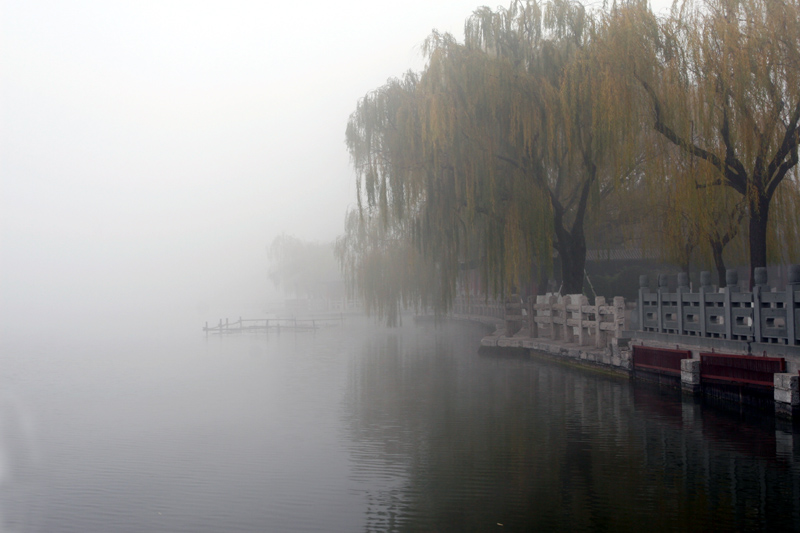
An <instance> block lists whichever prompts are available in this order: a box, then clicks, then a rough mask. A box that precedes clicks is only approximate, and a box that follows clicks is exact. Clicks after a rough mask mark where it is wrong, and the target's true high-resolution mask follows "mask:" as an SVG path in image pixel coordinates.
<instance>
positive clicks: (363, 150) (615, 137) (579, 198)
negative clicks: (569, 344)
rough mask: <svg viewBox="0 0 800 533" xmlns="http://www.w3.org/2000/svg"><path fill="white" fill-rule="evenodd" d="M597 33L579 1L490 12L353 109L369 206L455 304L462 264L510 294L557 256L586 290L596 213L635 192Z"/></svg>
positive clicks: (568, 287) (353, 144)
mask: <svg viewBox="0 0 800 533" xmlns="http://www.w3.org/2000/svg"><path fill="white" fill-rule="evenodd" d="M594 34H595V27H594V22H593V18H592V17H591V16H589V14H588V13H587V12H586V10H585V9H584V8H583V6H581V5H580V4H578V3H574V2H569V1H564V0H557V1H555V2H552V3H550V4H546V5H543V4H540V3H538V2H533V1H529V2H521V1H516V2H513V3H512V4H511V5H510V7H509V8H507V9H503V8H499V9H497V10H496V11H492V10H490V9H488V8H481V9H479V10H477V11H476V12H475V13H474V14H473V16H472V17H470V19H469V20H468V21H467V24H466V28H465V39H464V42H463V43H459V42H457V41H456V40H455V39H454V38H453V37H452V36H450V35H448V34H444V35H442V34H438V33H435V32H434V33H433V34H432V35H431V37H430V38H429V39H428V40H427V41H426V43H425V47H424V48H425V52H426V54H427V57H428V65H427V67H426V69H425V71H424V72H423V73H422V74H421V75H419V76H418V75H415V74H411V73H409V74H407V75H406V76H405V77H404V78H402V79H397V80H390V81H389V82H388V83H387V84H386V85H384V86H383V87H381V88H379V89H378V90H376V91H373V92H372V93H370V94H368V95H367V96H366V97H365V98H363V99H362V100H361V101H360V102H359V104H358V107H357V109H356V111H355V112H354V113H353V114H352V116H351V118H350V122H349V124H348V128H347V137H346V139H347V146H348V149H349V150H350V153H351V157H352V160H353V164H354V167H355V170H356V175H357V180H358V191H359V195H358V199H359V206H360V209H362V211H363V210H364V209H374V210H375V211H374V215H373V216H374V217H376V218H378V219H381V220H382V221H383V224H384V227H389V225H391V224H390V221H392V220H393V221H394V224H395V227H398V226H397V224H399V223H402V230H403V231H405V232H406V236H407V237H408V238H410V241H411V242H413V245H414V249H415V250H416V251H417V252H418V253H419V254H421V255H422V256H424V257H426V258H428V260H429V262H430V263H429V264H431V265H435V270H436V273H437V276H438V283H437V297H438V299H439V300H440V301H441V302H442V305H444V306H446V302H447V301H448V300H449V299H451V298H452V296H453V295H454V293H455V280H456V278H457V276H458V265H459V264H463V263H465V262H471V261H475V262H476V263H477V264H479V265H481V269H482V274H483V277H484V279H485V281H486V282H487V285H488V287H489V288H490V290H491V291H492V292H494V293H495V294H502V293H503V291H504V290H506V289H508V288H509V287H510V286H511V285H514V284H518V283H520V282H522V283H525V282H528V281H530V279H531V278H530V276H531V273H532V266H533V265H538V267H539V269H541V270H544V271H548V270H549V269H550V268H552V258H553V250H555V251H556V252H557V254H558V259H559V263H560V266H561V276H562V280H563V284H562V292H563V293H580V292H581V291H582V287H583V279H584V265H585V258H586V237H585V229H584V226H585V222H586V219H587V215H588V214H589V213H590V211H591V210H592V209H593V208H595V207H596V206H597V205H599V204H600V202H601V201H602V200H603V199H604V198H605V197H607V196H608V195H609V194H611V193H612V192H614V191H615V190H616V189H619V188H620V187H622V186H623V185H624V181H625V180H624V179H623V178H622V177H621V176H627V175H629V174H630V172H629V171H630V168H629V166H630V164H631V161H632V160H633V158H632V157H630V156H631V154H632V153H633V152H634V150H633V149H630V146H632V144H631V143H625V142H622V141H623V139H624V137H625V135H628V134H629V133H630V131H631V128H630V124H628V123H623V122H620V120H618V118H619V119H621V120H622V121H624V120H629V119H630V117H629V116H627V115H623V114H619V113H615V112H612V110H613V109H614V107H615V106H616V104H617V102H615V101H613V98H614V95H613V94H610V93H608V92H606V91H604V88H605V87H606V86H607V80H606V79H605V78H604V77H603V73H602V72H601V71H600V70H598V68H597V61H596V58H595V57H594V56H593V51H592V41H593V39H594ZM409 206H415V207H414V209H411V208H410V207H409Z"/></svg>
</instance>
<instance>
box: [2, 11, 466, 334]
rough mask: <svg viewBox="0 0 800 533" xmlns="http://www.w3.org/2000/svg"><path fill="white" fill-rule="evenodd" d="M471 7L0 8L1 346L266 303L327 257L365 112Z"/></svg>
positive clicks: (457, 30)
mask: <svg viewBox="0 0 800 533" xmlns="http://www.w3.org/2000/svg"><path fill="white" fill-rule="evenodd" d="M480 4H481V2H479V1H478V0H404V1H402V2H380V1H374V0H373V1H363V0H354V1H351V2H329V1H325V2H321V1H317V0H312V1H307V2H304V3H296V4H291V5H290V4H289V3H281V4H278V3H275V2H263V1H261V2H256V1H247V0H225V1H222V0H207V1H202V0H192V1H189V0H135V1H131V0H114V1H102V0H95V1H90V0H69V1H64V0H52V1H46V0H0V6H1V7H0V231H1V232H2V233H1V234H0V237H1V238H2V241H1V243H0V244H1V246H2V248H0V321H2V325H0V333H2V332H9V331H13V330H14V328H18V327H22V326H24V325H25V324H31V323H32V322H33V323H35V322H36V321H37V320H38V321H47V322H51V321H59V322H60V321H67V322H74V323H84V324H85V323H90V322H91V321H92V320H94V319H100V318H109V317H114V316H118V317H119V318H120V319H121V320H123V319H124V317H125V316H126V315H127V314H130V313H139V314H140V315H141V316H147V313H148V310H153V309H164V310H165V309H169V312H175V313H180V312H181V310H183V309H184V308H185V309H189V310H196V312H195V311H192V312H195V315H196V317H195V318H197V319H201V318H202V319H203V320H205V319H206V318H214V316H210V317H209V316H205V315H204V313H207V312H209V311H208V309H210V308H212V307H213V306H215V305H220V304H225V305H238V304H240V303H243V302H248V303H254V302H259V301H264V298H265V295H266V294H267V293H268V291H269V285H268V283H267V281H266V267H267V258H266V254H265V245H267V244H268V243H269V242H270V241H271V239H272V238H273V237H274V236H276V235H278V234H280V233H288V234H293V235H295V236H297V237H299V238H302V239H308V240H333V239H334V238H335V237H336V236H337V235H338V234H339V233H341V231H342V226H343V217H344V213H345V210H346V209H347V207H348V205H349V204H351V203H352V202H353V198H354V186H353V183H354V178H353V173H352V170H351V168H350V166H349V159H348V155H347V152H346V149H345V146H344V129H345V125H346V121H347V118H348V115H349V114H350V112H351V111H352V110H353V109H354V108H355V105H356V102H357V100H358V98H359V97H361V96H363V95H364V94H365V93H366V92H368V91H369V90H371V89H374V88H376V87H378V86H379V85H381V84H382V83H384V82H385V81H386V80H387V78H389V77H392V76H399V75H401V74H402V73H403V72H405V71H406V70H408V69H409V68H412V69H415V70H419V69H420V68H422V66H423V58H422V57H421V52H420V45H421V43H422V41H423V40H424V39H425V38H426V37H427V36H428V35H429V33H430V32H431V30H432V29H434V28H436V29H438V30H440V31H450V32H451V33H454V34H455V35H456V37H458V38H459V39H461V38H463V23H464V20H465V19H466V18H467V17H468V16H469V15H470V14H471V12H472V11H473V10H474V9H475V8H476V7H478V6H479V5H480Z"/></svg>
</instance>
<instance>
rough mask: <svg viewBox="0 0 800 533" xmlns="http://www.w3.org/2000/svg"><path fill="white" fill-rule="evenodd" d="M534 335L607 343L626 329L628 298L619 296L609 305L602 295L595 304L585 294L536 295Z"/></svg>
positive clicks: (594, 344)
mask: <svg viewBox="0 0 800 533" xmlns="http://www.w3.org/2000/svg"><path fill="white" fill-rule="evenodd" d="M532 308H533V309H532V312H531V313H530V315H531V337H533V338H549V339H551V340H560V341H563V342H567V343H576V344H578V345H580V346H590V345H593V346H595V347H597V348H604V347H606V346H608V345H609V344H610V342H611V339H614V338H617V339H618V338H621V337H622V332H623V331H624V330H625V329H626V320H625V317H626V315H625V299H624V298H622V297H620V296H618V297H615V298H614V299H613V300H612V303H611V304H610V305H609V304H608V303H607V302H606V299H605V298H604V297H602V296H598V297H596V298H595V302H594V305H590V304H589V299H588V298H587V297H586V296H584V295H582V294H572V295H567V296H559V295H555V294H546V295H541V296H537V297H536V303H535V304H533V306H532Z"/></svg>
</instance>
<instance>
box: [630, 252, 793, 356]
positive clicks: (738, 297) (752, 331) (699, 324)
mask: <svg viewBox="0 0 800 533" xmlns="http://www.w3.org/2000/svg"><path fill="white" fill-rule="evenodd" d="M754 280H755V285H754V287H753V291H752V292H742V291H740V289H739V286H738V283H739V280H738V274H737V272H736V271H735V270H728V272H727V274H726V283H727V287H726V288H724V289H720V290H719V291H716V292H715V291H714V290H713V289H712V287H711V274H710V273H709V272H702V273H701V275H700V288H699V290H698V291H697V292H691V291H690V289H689V278H688V276H687V275H686V274H685V273H681V274H678V287H677V290H676V291H675V292H670V291H669V289H668V288H667V278H666V276H664V275H659V277H658V288H657V290H656V292H651V291H650V289H649V286H648V284H649V280H648V277H647V276H646V275H645V276H640V278H639V286H640V288H639V305H638V310H639V317H638V318H639V328H640V330H641V331H644V332H656V333H666V334H673V335H684V336H691V337H700V338H715V339H725V340H733V341H744V342H757V343H766V344H784V345H789V346H797V345H800V265H792V267H791V268H790V270H789V283H788V285H787V287H786V289H785V290H783V291H777V290H775V289H771V288H770V287H769V286H768V285H767V270H766V269H765V268H756V269H755V272H754Z"/></svg>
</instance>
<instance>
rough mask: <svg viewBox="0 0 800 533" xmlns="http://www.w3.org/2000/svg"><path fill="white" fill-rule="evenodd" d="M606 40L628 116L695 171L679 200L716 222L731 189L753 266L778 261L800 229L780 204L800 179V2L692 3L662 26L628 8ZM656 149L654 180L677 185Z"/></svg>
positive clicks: (613, 19)
mask: <svg viewBox="0 0 800 533" xmlns="http://www.w3.org/2000/svg"><path fill="white" fill-rule="evenodd" d="M601 40H602V41H603V42H604V43H605V48H606V53H605V59H604V60H603V62H604V63H606V64H607V65H608V68H609V69H610V70H616V71H617V72H618V73H619V76H617V78H616V79H617V80H618V87H617V88H616V89H615V92H616V93H617V94H618V95H620V96H621V97H623V98H624V101H627V102H630V104H631V105H629V106H623V107H621V108H620V109H621V111H622V112H623V113H629V114H630V115H631V116H632V117H634V116H636V117H639V118H638V119H639V120H641V121H644V122H646V123H648V124H650V125H651V127H652V128H653V129H654V130H655V131H657V132H658V133H659V135H660V136H662V138H663V140H664V141H666V142H667V143H670V144H672V145H674V146H676V147H678V148H680V154H679V155H674V154H670V155H669V156H668V157H669V158H670V159H674V158H676V157H682V158H683V159H684V160H685V161H684V162H683V163H682V164H684V165H693V166H694V168H695V169H696V171H695V172H694V173H693V174H692V179H691V180H686V179H684V180H679V181H680V183H682V184H683V185H684V186H685V189H684V190H676V191H675V195H676V198H680V199H682V202H683V204H685V205H689V204H690V203H691V202H692V199H693V198H694V199H695V200H696V201H700V199H702V202H703V205H704V206H706V211H707V212H708V211H710V212H711V213H716V214H719V213H722V212H723V211H724V210H725V208H726V205H727V204H729V203H730V199H729V193H730V191H735V193H736V194H737V195H739V197H740V199H741V200H743V201H744V203H745V206H746V219H745V225H746V226H747V227H748V229H747V233H748V235H747V239H748V248H749V254H750V264H751V268H752V267H754V266H762V265H765V264H766V261H767V257H768V256H769V257H770V258H776V257H778V256H780V255H781V254H780V253H779V252H780V251H781V250H779V249H775V247H776V246H783V245H786V246H791V247H796V243H789V242H788V240H787V239H785V238H784V237H783V236H784V235H788V234H794V233H795V232H796V229H795V227H794V226H792V227H785V226H784V224H786V223H791V224H794V223H795V222H792V221H793V220H794V219H793V218H792V217H791V216H789V217H787V216H785V213H786V208H785V204H786V203H787V202H785V201H784V199H782V198H781V195H789V196H790V193H787V192H785V191H791V190H792V188H791V187H782V186H781V184H782V182H783V181H785V180H787V179H790V177H791V176H793V175H794V172H795V169H796V165H797V162H798V153H797V151H798V150H797V148H798V143H800V130H799V129H798V124H799V123H800V1H799V0H707V1H699V2H694V1H692V0H687V1H684V2H683V3H681V4H678V5H676V6H675V7H674V9H673V12H672V14H671V15H670V16H669V17H667V18H664V19H663V20H658V19H656V18H655V17H654V16H653V15H652V14H651V13H650V12H649V10H648V9H646V7H645V6H644V5H643V4H642V3H640V2H630V3H621V4H618V5H617V6H616V7H615V8H614V9H612V10H611V11H610V12H609V13H608V15H607V17H606V18H605V20H604V22H603V25H602V39H601ZM631 120H633V118H632V119H631ZM650 150H651V151H650V160H651V161H652V164H651V166H650V169H651V171H652V172H653V174H654V177H655V178H656V179H658V178H660V179H662V180H666V181H670V180H673V179H675V178H674V177H673V176H672V175H671V174H670V172H669V169H668V167H669V166H670V165H669V164H666V163H664V159H663V158H664V154H665V153H668V152H665V151H664V148H663V145H661V143H652V144H651V145H650ZM659 161H661V162H662V163H664V164H661V165H659ZM659 166H661V168H662V169H663V170H666V172H663V173H658V172H657V169H658V167H659ZM651 183H652V184H654V185H656V187H661V185H660V184H657V183H655V180H653V181H651ZM720 186H722V187H720ZM723 187H725V188H727V189H728V190H723ZM699 191H702V192H703V194H702V195H700V194H699ZM786 200H787V201H788V200H791V199H790V198H787V199H786ZM788 203H789V204H791V201H788ZM770 206H773V207H774V209H771V207H770ZM777 210H782V212H783V213H784V214H781V215H779V217H780V221H776V220H775V219H774V217H775V216H778V215H776V214H775V212H774V211H777ZM693 216H694V217H695V219H697V220H698V221H699V222H700V223H701V224H713V220H714V219H713V217H706V218H705V219H703V218H702V213H696V214H694V215H693ZM676 218H679V215H678V214H677V213H676ZM776 222H780V223H779V224H776ZM723 225H724V224H723ZM706 230H707V231H706V233H709V234H711V233H714V231H715V228H713V227H708V228H706ZM779 237H780V238H779ZM779 242H781V243H783V245H780V244H778V243H779ZM768 249H769V250H770V252H769V253H767V250H768Z"/></svg>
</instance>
